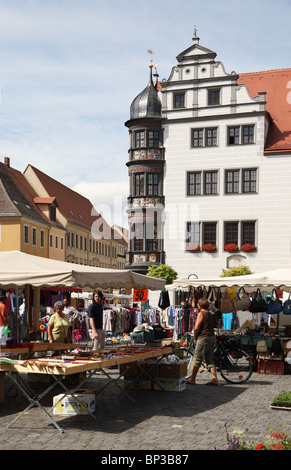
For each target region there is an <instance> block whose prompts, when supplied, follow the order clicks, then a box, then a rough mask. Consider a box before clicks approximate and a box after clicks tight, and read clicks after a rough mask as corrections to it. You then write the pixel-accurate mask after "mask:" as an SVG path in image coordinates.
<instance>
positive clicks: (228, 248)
mask: <svg viewBox="0 0 291 470" xmlns="http://www.w3.org/2000/svg"><path fill="white" fill-rule="evenodd" d="M224 250H225V251H228V252H229V253H234V252H235V251H237V250H238V246H237V245H236V244H235V243H228V244H227V245H224Z"/></svg>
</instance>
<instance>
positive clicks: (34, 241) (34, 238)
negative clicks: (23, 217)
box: [32, 227, 36, 246]
mask: <svg viewBox="0 0 291 470" xmlns="http://www.w3.org/2000/svg"><path fill="white" fill-rule="evenodd" d="M32 244H33V246H36V228H34V227H33V229H32Z"/></svg>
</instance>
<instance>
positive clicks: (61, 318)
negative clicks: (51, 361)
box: [48, 301, 72, 343]
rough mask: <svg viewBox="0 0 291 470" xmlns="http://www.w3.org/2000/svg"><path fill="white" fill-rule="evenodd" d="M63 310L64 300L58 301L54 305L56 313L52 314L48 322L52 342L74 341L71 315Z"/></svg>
mask: <svg viewBox="0 0 291 470" xmlns="http://www.w3.org/2000/svg"><path fill="white" fill-rule="evenodd" d="M63 310H64V304H63V302H61V301H58V302H56V303H55V305H54V311H55V313H54V314H53V315H52V316H51V318H50V320H49V324H48V338H49V342H50V343H71V342H72V338H71V329H70V321H69V317H68V315H67V314H65V313H64V312H63Z"/></svg>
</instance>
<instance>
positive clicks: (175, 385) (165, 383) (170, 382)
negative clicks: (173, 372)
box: [154, 377, 186, 392]
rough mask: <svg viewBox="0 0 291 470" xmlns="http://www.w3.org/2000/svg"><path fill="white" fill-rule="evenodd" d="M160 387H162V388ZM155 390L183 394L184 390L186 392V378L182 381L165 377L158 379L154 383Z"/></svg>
mask: <svg viewBox="0 0 291 470" xmlns="http://www.w3.org/2000/svg"><path fill="white" fill-rule="evenodd" d="M159 385H161V387H162V388H161V387H160V386H159ZM154 390H160V391H163V390H164V391H166V392H182V391H183V390H186V377H182V378H180V379H166V378H164V377H158V378H157V379H156V380H155V383H154Z"/></svg>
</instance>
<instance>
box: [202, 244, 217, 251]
mask: <svg viewBox="0 0 291 470" xmlns="http://www.w3.org/2000/svg"><path fill="white" fill-rule="evenodd" d="M202 250H203V251H208V253H212V252H213V251H216V250H217V247H216V245H214V244H213V243H206V244H205V245H202Z"/></svg>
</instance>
